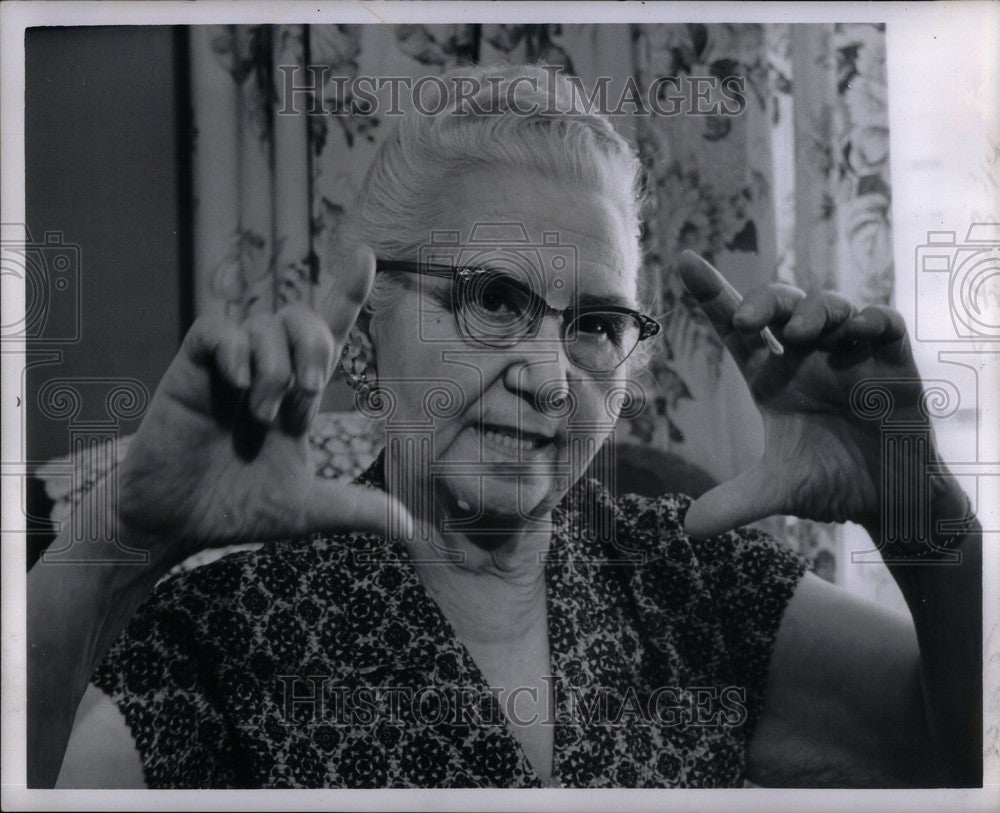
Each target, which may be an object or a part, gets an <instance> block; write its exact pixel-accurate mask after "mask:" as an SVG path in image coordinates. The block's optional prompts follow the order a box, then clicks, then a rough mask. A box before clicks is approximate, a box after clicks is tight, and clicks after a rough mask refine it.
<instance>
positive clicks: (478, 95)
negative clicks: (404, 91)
mask: <svg viewBox="0 0 1000 813" xmlns="http://www.w3.org/2000/svg"><path fill="white" fill-rule="evenodd" d="M440 80H441V81H440V82H436V83H435V84H436V86H437V87H438V88H439V89H440V90H443V91H445V92H446V94H447V99H446V103H444V104H437V105H436V106H435V107H436V108H440V112H438V113H436V114H433V115H428V114H427V113H425V112H421V111H417V110H412V111H408V112H407V113H406V114H405V115H403V116H402V117H401V121H400V123H399V125H398V127H397V129H396V130H395V132H393V133H392V134H391V135H390V136H389V138H388V139H387V140H386V141H385V142H384V143H383V144H382V146H381V148H380V149H379V151H378V153H377V155H376V158H375V160H374V162H373V164H372V166H371V168H370V169H369V171H368V174H367V176H366V177H365V180H364V182H363V184H362V187H361V189H360V192H359V194H358V197H357V199H356V201H355V204H354V207H353V208H352V209H351V210H350V211H349V212H348V213H347V215H346V217H345V220H344V222H343V223H342V224H341V226H340V228H339V229H338V233H337V237H336V240H335V245H336V249H335V250H336V251H338V252H344V253H343V255H342V256H350V254H351V253H352V252H353V250H354V249H356V248H357V247H358V246H360V245H364V244H366V245H368V246H370V247H371V249H372V250H373V251H374V253H375V256H376V257H378V258H380V259H397V260H414V259H416V258H417V253H418V251H419V249H420V247H421V246H423V245H425V244H426V243H427V241H428V238H429V236H430V234H431V231H432V230H433V229H435V228H440V227H441V225H442V224H441V223H440V212H439V206H438V201H440V200H442V199H443V198H444V196H445V195H446V194H447V189H448V185H449V184H451V183H453V180H451V179H453V177H454V174H455V173H456V172H462V171H463V170H471V169H479V168H482V167H484V166H485V167H496V168H501V169H508V170H525V171H529V172H531V173H533V174H535V175H538V176H540V177H543V178H549V179H552V180H557V181H559V180H566V181H575V182H579V183H581V184H584V185H586V186H588V187H590V188H592V189H594V190H595V191H597V192H598V193H599V194H601V195H602V196H603V197H604V199H605V200H606V201H608V202H609V204H611V205H612V206H614V207H616V208H617V210H618V211H619V212H620V214H621V215H622V218H623V222H624V223H625V224H627V228H628V229H629V230H630V233H629V235H628V238H629V239H633V240H635V242H636V245H637V250H636V254H635V256H636V257H639V256H640V252H639V251H638V241H639V236H640V222H641V221H640V211H641V208H642V201H643V195H642V167H641V164H640V161H639V159H638V157H637V155H636V153H635V151H634V150H633V149H632V148H631V146H630V145H629V143H628V142H627V141H626V140H625V139H624V138H623V137H622V136H621V135H620V134H619V133H618V132H617V131H616V130H615V129H614V127H613V126H612V125H611V122H610V121H609V120H608V118H607V117H605V116H603V115H601V114H599V113H596V112H591V111H589V110H588V109H587V108H586V106H584V104H583V99H582V98H581V97H582V94H581V93H579V92H577V91H576V89H575V88H573V86H572V85H571V83H570V81H569V80H568V79H567V78H566V77H565V76H564V75H563V74H562V73H557V72H555V71H554V70H552V69H545V68H542V67H538V66H533V65H489V66H479V67H463V68H456V69H454V70H451V71H449V72H447V73H445V74H442V75H441V77H440ZM460 83H463V86H464V87H465V88H468V87H470V86H471V87H472V88H478V92H475V93H471V94H469V93H468V91H466V92H465V94H464V95H462V96H461V97H459V95H458V88H459V84H460ZM474 106H475V107H474ZM475 108H478V110H476V109H475ZM532 109H533V110H534V112H530V113H526V112H524V111H528V110H532ZM483 110H486V111H488V112H485V113H483V112H479V111H483ZM392 287H394V286H393V284H392V282H391V281H390V280H387V279H385V278H382V277H380V278H378V279H377V280H376V285H375V287H374V289H373V291H372V294H371V296H369V300H368V303H367V305H366V310H367V311H368V313H372V312H373V311H377V310H379V309H380V306H381V303H382V302H383V301H384V295H385V294H386V293H387V292H388V291H389V290H391V288H392Z"/></svg>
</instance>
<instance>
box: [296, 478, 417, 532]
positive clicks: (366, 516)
mask: <svg viewBox="0 0 1000 813" xmlns="http://www.w3.org/2000/svg"><path fill="white" fill-rule="evenodd" d="M305 520H306V526H307V527H306V532H315V531H340V532H371V533H376V534H379V535H380V536H384V537H386V538H397V539H398V538H400V537H407V538H409V537H411V536H412V535H413V518H412V517H411V516H410V512H409V511H407V510H406V508H405V507H404V505H403V504H402V503H401V502H400V501H399V500H397V499H396V498H394V497H391V496H389V495H388V494H386V493H385V492H384V491H381V490H380V489H377V488H366V487H364V486H356V485H353V484H348V483H338V482H335V481H333V482H332V481H330V480H325V479H323V478H319V477H317V478H315V479H314V481H313V483H312V485H311V487H310V489H309V494H308V496H307V497H306V510H305Z"/></svg>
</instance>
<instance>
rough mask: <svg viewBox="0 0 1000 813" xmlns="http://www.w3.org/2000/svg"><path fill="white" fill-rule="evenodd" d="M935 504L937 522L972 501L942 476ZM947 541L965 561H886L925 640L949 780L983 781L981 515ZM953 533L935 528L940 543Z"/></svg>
mask: <svg viewBox="0 0 1000 813" xmlns="http://www.w3.org/2000/svg"><path fill="white" fill-rule="evenodd" d="M938 485H939V486H940V487H939V488H938V489H937V492H936V496H935V499H934V501H933V503H932V507H931V528H932V529H936V528H937V525H938V523H939V522H940V521H942V520H945V519H949V520H954V519H958V518H961V517H962V516H963V515H964V513H965V511H966V510H967V508H968V501H967V499H966V498H965V495H964V494H963V493H962V491H961V489H960V488H959V486H958V484H957V482H956V481H955V480H954V479H953V478H951V477H947V478H942V480H941V481H939V484H938ZM967 531H968V532H966V533H964V534H963V535H962V537H961V538H955V539H954V540H951V541H953V544H949V547H950V548H952V549H953V550H955V551H957V552H959V553H960V554H961V561H960V562H944V561H933V560H932V559H930V558H929V559H928V561H926V562H924V563H920V564H914V563H909V564H904V563H902V562H901V561H900V562H894V561H893V551H892V548H891V546H890V547H888V548H887V549H886V550H885V556H886V561H887V563H888V565H889V569H890V571H891V572H892V574H893V577H894V578H895V580H896V582H897V584H898V585H899V587H900V590H901V592H902V594H903V597H904V598H905V599H906V603H907V605H908V606H909V608H910V612H911V614H912V616H913V622H914V625H915V627H916V632H917V641H918V644H919V647H920V664H921V665H920V669H921V680H922V684H923V690H924V704H925V710H926V714H927V718H928V727H929V730H930V733H931V736H932V739H933V741H934V743H935V746H936V750H937V753H938V755H939V759H940V760H941V761H942V762H943V763H944V764H943V765H942V767H943V768H944V772H945V774H946V775H947V776H948V778H949V779H948V781H949V784H951V785H952V786H957V787H976V786H979V785H981V784H982V709H983V706H982V696H983V695H982V674H983V668H982V640H983V639H982V538H981V526H980V525H979V524H978V522H974V523H972V524H971V525H970V526H968V529H967ZM950 536H951V534H950V533H948V532H943V533H935V534H934V535H933V539H934V540H935V542H936V543H937V544H941V543H943V542H944V541H945V540H948V539H949V537H950Z"/></svg>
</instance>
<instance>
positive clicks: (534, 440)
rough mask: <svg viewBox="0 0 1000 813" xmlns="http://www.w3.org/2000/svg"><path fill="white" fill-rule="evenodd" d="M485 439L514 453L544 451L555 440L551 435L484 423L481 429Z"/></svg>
mask: <svg viewBox="0 0 1000 813" xmlns="http://www.w3.org/2000/svg"><path fill="white" fill-rule="evenodd" d="M480 431H481V432H482V434H483V437H484V438H485V439H486V441H487V442H489V443H490V444H491V445H493V446H499V447H500V448H502V449H510V450H513V451H532V450H535V449H543V448H545V447H546V446H549V445H551V444H552V442H553V441H554V440H555V438H554V437H552V436H551V435H543V434H540V433H538V432H530V431H528V430H526V429H523V428H514V427H512V426H502V425H500V424H492V423H484V424H483V425H482V426H481V427H480Z"/></svg>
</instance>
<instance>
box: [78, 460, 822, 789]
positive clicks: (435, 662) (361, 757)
mask: <svg viewBox="0 0 1000 813" xmlns="http://www.w3.org/2000/svg"><path fill="white" fill-rule="evenodd" d="M360 480H361V482H364V483H367V484H369V485H371V486H372V487H383V481H382V458H381V457H380V458H379V459H378V460H376V462H375V464H373V466H372V467H371V468H370V469H369V470H368V472H367V473H366V474H365V475H364V476H363V477H362V478H360ZM687 506H688V499H687V498H686V497H680V496H674V495H668V496H664V497H661V498H657V499H649V498H640V497H635V496H626V497H622V498H619V499H617V500H615V499H613V498H612V497H611V496H610V494H608V492H607V491H605V490H603V489H602V488H601V487H600V486H599V485H598V484H597V482H596V481H594V480H581V481H580V482H579V483H577V485H576V486H575V487H574V488H573V489H572V490H571V491H570V493H569V494H568V495H567V496H566V498H565V499H564V500H563V502H562V503H561V504H560V505H559V507H558V508H557V509H556V510H555V511H554V513H553V539H552V547H551V549H550V555H549V557H548V559H547V562H546V570H545V579H546V589H547V601H548V633H549V643H550V652H551V672H552V674H551V676H549V678H550V682H551V685H552V687H553V696H554V698H555V701H554V706H553V707H551V709H550V711H549V712H548V713H547V714H546V717H547V718H549V720H550V721H551V722H554V724H555V730H554V762H553V779H554V782H553V783H554V784H558V785H562V786H565V787H602V786H603V787H678V786H684V787H706V786H740V785H742V784H743V782H744V770H745V745H746V741H747V738H748V736H749V734H750V732H751V731H752V729H753V726H754V724H755V722H756V720H757V717H758V716H759V714H760V708H761V702H762V696H763V690H764V683H765V679H766V674H767V669H768V664H769V659H770V653H771V650H772V646H773V641H774V636H775V633H776V630H777V626H778V624H779V621H780V619H781V616H782V614H783V612H784V609H785V607H786V605H787V602H788V600H789V598H790V596H791V594H792V592H793V590H794V588H795V586H796V584H797V582H798V580H799V579H800V577H801V576H802V574H803V572H804V563H803V561H802V560H801V558H800V557H798V556H797V555H796V554H794V553H792V552H791V551H789V550H787V549H785V548H783V547H782V546H781V545H780V544H778V543H776V542H775V541H774V540H773V539H771V538H770V537H768V536H766V535H764V534H761V533H759V532H756V531H753V530H742V531H734V532H731V533H728V534H725V535H722V536H720V537H717V538H713V539H691V538H688V537H687V536H686V535H685V534H684V532H683V524H682V523H683V517H684V513H685V511H686V510H687ZM599 528H613V529H614V531H615V533H614V535H612V536H602V535H601V534H600V533H599V532H598V530H597V529H599ZM94 682H95V683H96V685H97V686H98V687H100V688H101V689H102V690H103V691H104V692H105V693H107V694H108V695H109V696H111V697H112V698H113V700H114V702H115V703H117V704H118V706H119V708H120V709H121V710H122V712H123V714H124V716H125V719H126V720H127V722H128V725H129V727H130V728H131V730H132V733H133V735H134V737H135V740H136V743H137V745H138V748H139V751H140V754H141V756H142V761H143V765H144V768H145V775H146V779H147V782H148V784H149V785H150V786H151V787H162V788H176V787H274V788H285V787H484V786H490V787H541V781H540V779H539V777H538V776H537V774H536V773H535V772H534V770H533V768H532V767H531V765H530V763H529V762H528V760H527V758H526V756H525V754H524V751H523V750H522V748H521V746H520V744H519V743H518V741H517V740H516V739H515V737H514V735H513V734H512V732H511V730H510V729H509V727H508V723H507V722H506V718H505V717H504V716H503V712H502V710H501V708H500V706H499V703H498V700H497V698H496V696H495V694H494V693H493V692H492V691H491V690H490V687H489V686H488V685H487V682H486V680H485V678H484V677H483V675H482V674H481V672H480V671H479V669H478V667H477V666H476V664H475V663H474V662H473V660H472V658H471V656H470V654H469V652H468V650H467V649H466V648H465V647H464V646H463V645H462V644H461V643H460V642H459V641H458V639H457V638H456V636H455V633H454V631H453V629H452V628H451V626H450V624H449V623H448V622H447V620H446V619H445V617H444V616H443V614H442V613H441V611H440V610H439V609H438V606H437V605H436V603H435V602H434V600H433V599H432V598H431V597H430V595H429V594H428V593H427V592H426V591H425V589H424V588H423V586H422V583H421V581H420V579H419V577H418V575H417V573H416V571H415V569H414V567H413V564H412V561H411V560H410V559H409V557H408V555H407V552H406V550H405V549H404V547H403V546H402V545H400V544H398V543H389V542H386V541H385V540H383V539H381V538H379V537H375V536H371V535H349V536H334V537H318V536H317V537H314V538H312V539H310V540H308V541H305V540H299V541H288V542H282V543H277V544H270V545H267V546H265V547H263V548H261V549H259V550H257V551H251V552H241V553H236V554H233V555H230V556H227V557H225V558H223V559H221V560H219V561H217V562H214V563H212V564H210V565H207V566H205V567H202V568H199V569H197V570H193V571H189V572H186V573H183V574H180V575H178V576H175V577H173V578H171V579H170V580H168V581H166V582H164V583H161V584H160V585H159V587H158V588H157V589H156V590H155V592H154V593H153V594H152V596H151V597H150V598H149V599H148V601H147V602H146V603H145V604H144V605H143V607H142V608H141V609H140V610H139V612H138V613H137V614H136V616H135V617H134V618H133V620H132V621H131V622H130V624H129V625H128V627H127V628H126V630H125V632H124V633H123V635H122V636H121V637H120V638H119V640H118V641H117V642H116V643H115V644H114V646H113V647H112V649H111V650H110V652H109V654H108V655H107V657H106V658H105V660H104V661H103V662H102V664H101V665H100V667H99V668H98V670H97V672H96V674H95V675H94Z"/></svg>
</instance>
